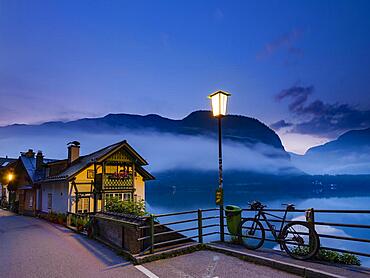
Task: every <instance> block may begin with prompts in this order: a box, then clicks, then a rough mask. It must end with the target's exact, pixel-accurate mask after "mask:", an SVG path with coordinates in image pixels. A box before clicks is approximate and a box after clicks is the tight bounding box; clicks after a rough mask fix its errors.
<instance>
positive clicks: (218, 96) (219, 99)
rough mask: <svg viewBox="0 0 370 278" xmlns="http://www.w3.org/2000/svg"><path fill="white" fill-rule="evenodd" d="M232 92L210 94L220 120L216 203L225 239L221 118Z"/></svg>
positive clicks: (221, 231)
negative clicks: (218, 207)
mask: <svg viewBox="0 0 370 278" xmlns="http://www.w3.org/2000/svg"><path fill="white" fill-rule="evenodd" d="M229 96H231V94H229V93H227V92H224V91H217V92H214V93H213V94H210V95H209V96H208V97H209V98H210V99H211V103H212V112H213V116H214V117H215V118H217V120H218V190H217V192H216V204H217V205H219V206H220V240H221V241H224V240H225V233H224V194H223V178H222V125H221V119H222V118H223V117H224V116H226V107H227V100H228V97H229Z"/></svg>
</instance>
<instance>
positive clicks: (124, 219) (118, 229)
mask: <svg viewBox="0 0 370 278" xmlns="http://www.w3.org/2000/svg"><path fill="white" fill-rule="evenodd" d="M148 220H149V219H148V218H138V217H132V216H127V215H122V214H117V213H98V214H96V215H95V216H94V226H93V234H94V237H97V238H98V239H100V240H103V241H105V242H108V243H109V244H112V245H114V246H115V247H117V248H120V249H123V250H125V251H127V252H129V253H130V254H138V253H140V252H142V251H144V250H145V249H147V248H148V247H149V246H150V239H147V240H144V241H139V240H138V239H139V238H141V237H145V236H148V235H149V229H141V228H140V227H141V226H148V225H149V221H148ZM168 231H172V230H171V229H170V228H168V227H166V226H158V227H155V234H157V233H162V232H168ZM180 238H184V241H181V242H189V241H191V240H188V239H185V237H184V235H182V234H179V233H170V234H166V235H160V236H157V237H155V243H159V242H163V241H168V240H174V239H180ZM181 242H176V243H174V244H178V243H181ZM168 245H169V244H167V245H163V246H168Z"/></svg>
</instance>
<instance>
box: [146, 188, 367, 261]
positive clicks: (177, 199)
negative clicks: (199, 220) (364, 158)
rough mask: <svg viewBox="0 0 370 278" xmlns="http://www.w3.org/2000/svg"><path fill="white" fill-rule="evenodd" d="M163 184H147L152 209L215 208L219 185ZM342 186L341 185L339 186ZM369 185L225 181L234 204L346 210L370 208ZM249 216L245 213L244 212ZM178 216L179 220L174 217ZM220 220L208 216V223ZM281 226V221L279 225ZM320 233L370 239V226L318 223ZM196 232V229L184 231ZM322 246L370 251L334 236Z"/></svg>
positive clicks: (354, 220)
mask: <svg viewBox="0 0 370 278" xmlns="http://www.w3.org/2000/svg"><path fill="white" fill-rule="evenodd" d="M178 184H180V185H169V184H161V182H160V181H158V182H156V183H154V184H149V185H148V186H147V205H148V210H149V211H150V212H151V213H168V212H178V211H186V210H193V209H198V208H202V209H205V208H215V207H216V206H215V204H214V198H215V197H214V195H215V190H216V187H213V188H212V186H206V187H204V186H202V187H201V186H196V185H195V186H182V185H181V182H179V183H178ZM339 188H340V187H339ZM369 189H370V186H369V185H366V184H363V185H361V186H353V187H352V190H351V188H345V189H338V187H337V186H336V185H333V184H330V185H329V186H323V187H322V188H321V189H320V187H317V186H316V187H312V188H311V189H310V188H307V187H302V188H299V187H295V188H294V189H292V188H291V187H284V186H281V185H279V186H276V187H271V186H265V187H264V186H263V185H261V184H258V185H253V184H249V185H248V186H245V185H236V184H232V185H225V187H224V192H225V205H227V204H233V205H238V206H240V207H242V208H247V203H248V202H251V201H253V200H259V201H261V202H262V203H263V204H266V205H267V206H268V207H269V208H283V207H282V205H281V204H282V203H293V204H295V205H296V208H297V209H307V208H315V209H344V210H369V209H370V194H369ZM210 215H217V212H209V213H205V216H210ZM243 216H246V215H243ZM190 218H196V214H192V215H184V216H176V217H166V218H161V219H159V220H160V222H161V223H166V222H171V221H177V220H179V219H190ZM288 218H289V219H304V213H290V214H289V215H288ZM175 219H176V220H175ZM315 220H316V221H320V222H332V223H333V222H335V223H349V224H365V225H370V214H361V215H359V214H333V213H316V214H315ZM213 223H217V221H215V220H209V221H207V222H206V223H205V224H204V225H206V224H213ZM191 225H196V222H193V224H192V223H187V224H181V225H177V226H173V228H176V229H184V228H188V227H190V226H191ZM276 226H277V227H279V225H278V224H277V225H276ZM217 229H218V228H209V229H208V230H207V232H211V231H215V230H216V231H217ZM316 229H317V231H318V233H322V234H329V235H339V236H346V237H357V238H365V239H370V230H369V229H361V228H346V227H334V226H316ZM185 234H186V235H188V236H193V235H195V234H196V231H190V232H186V233H185ZM218 237H219V236H217V235H214V236H210V237H207V240H208V241H211V240H217V239H218ZM320 240H321V245H322V246H330V247H333V248H340V249H349V250H355V251H359V252H363V253H370V243H361V242H352V241H345V240H334V239H326V238H325V239H324V238H321V239H320ZM275 245H276V244H274V243H268V242H267V243H265V245H264V247H267V248H273V247H275ZM360 259H361V261H362V264H363V265H365V266H370V258H367V257H360Z"/></svg>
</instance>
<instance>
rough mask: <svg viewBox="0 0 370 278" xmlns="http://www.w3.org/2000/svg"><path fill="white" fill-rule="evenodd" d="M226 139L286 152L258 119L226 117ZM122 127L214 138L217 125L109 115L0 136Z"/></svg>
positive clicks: (198, 115) (206, 118)
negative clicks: (263, 145)
mask: <svg viewBox="0 0 370 278" xmlns="http://www.w3.org/2000/svg"><path fill="white" fill-rule="evenodd" d="M222 127H223V136H224V139H226V140H231V141H234V142H238V143H242V144H245V145H248V144H249V145H250V144H256V143H263V144H266V145H271V146H273V147H274V148H276V149H279V150H280V151H282V152H284V153H285V149H284V147H283V145H282V143H281V140H280V138H279V136H278V135H277V134H276V133H275V132H274V131H273V130H272V129H270V128H269V127H268V126H267V125H265V124H264V123H262V122H260V121H259V120H257V119H254V118H250V117H246V116H241V115H227V116H226V117H225V118H224V119H223V125H222ZM122 128H125V129H136V130H140V129H143V130H152V131H158V132H167V133H174V134H182V135H203V136H207V137H215V136H216V134H217V123H216V121H215V119H214V118H213V117H212V116H211V112H210V111H204V110H199V111H194V112H191V113H190V114H189V115H187V116H185V117H184V118H183V119H180V120H175V119H169V118H166V117H163V116H160V115H157V114H148V115H136V114H126V113H118V114H113V113H110V114H107V115H105V116H103V117H96V118H82V119H78V120H73V121H67V122H62V121H50V122H44V123H41V124H37V125H35V124H32V125H27V124H13V125H8V126H3V127H0V136H3V135H6V134H12V133H15V134H22V133H24V132H25V133H26V134H29V133H31V134H32V132H35V133H38V134H43V133H45V132H46V133H49V132H50V131H51V130H50V129H55V130H58V129H59V130H60V129H63V130H65V129H68V130H79V131H83V132H107V133H109V132H115V131H117V130H120V129H122Z"/></svg>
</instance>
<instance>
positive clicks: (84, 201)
mask: <svg viewBox="0 0 370 278" xmlns="http://www.w3.org/2000/svg"><path fill="white" fill-rule="evenodd" d="M77 211H78V213H84V212H89V198H79V199H78V206H77Z"/></svg>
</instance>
